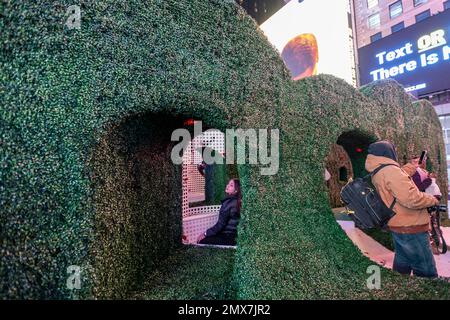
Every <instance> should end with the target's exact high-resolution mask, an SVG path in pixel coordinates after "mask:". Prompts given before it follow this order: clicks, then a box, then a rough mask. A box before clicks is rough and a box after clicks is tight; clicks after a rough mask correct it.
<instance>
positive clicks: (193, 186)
mask: <svg viewBox="0 0 450 320" xmlns="http://www.w3.org/2000/svg"><path fill="white" fill-rule="evenodd" d="M205 154H209V155H211V156H213V157H217V158H219V159H221V162H222V163H213V164H208V163H206V162H205V159H204V156H205ZM182 168H183V174H182V175H183V179H182V181H183V201H182V212H183V235H182V239H183V243H185V244H196V243H197V238H198V236H199V235H200V234H203V233H204V232H205V231H206V230H207V229H208V228H210V227H212V226H213V225H214V224H215V223H216V222H217V219H218V217H219V210H220V204H221V200H222V199H223V198H224V197H225V187H226V185H227V183H228V181H229V180H230V179H233V178H236V179H237V178H238V174H237V167H236V166H234V165H227V164H226V163H225V134H224V133H223V132H221V131H220V130H217V129H210V130H206V131H205V132H203V133H202V134H200V135H198V136H196V137H195V138H193V140H192V141H191V142H190V143H189V144H188V146H187V148H186V152H185V153H184V155H183V165H182Z"/></svg>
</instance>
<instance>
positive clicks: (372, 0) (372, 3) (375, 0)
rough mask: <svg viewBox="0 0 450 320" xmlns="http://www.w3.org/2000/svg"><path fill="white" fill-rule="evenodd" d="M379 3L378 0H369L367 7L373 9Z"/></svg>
mask: <svg viewBox="0 0 450 320" xmlns="http://www.w3.org/2000/svg"><path fill="white" fill-rule="evenodd" d="M377 5H378V0H367V8H368V9H372V8H373V7H376V6H377Z"/></svg>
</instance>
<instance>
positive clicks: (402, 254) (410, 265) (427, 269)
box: [392, 232, 438, 278]
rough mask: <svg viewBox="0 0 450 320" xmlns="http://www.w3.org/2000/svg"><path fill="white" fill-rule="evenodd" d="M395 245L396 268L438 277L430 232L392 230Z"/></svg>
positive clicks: (400, 271) (420, 274)
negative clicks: (409, 232) (412, 232)
mask: <svg viewBox="0 0 450 320" xmlns="http://www.w3.org/2000/svg"><path fill="white" fill-rule="evenodd" d="M392 237H393V239H394V245H395V258H394V270H395V271H397V272H399V273H401V274H408V275H409V274H411V271H412V272H413V274H414V275H416V276H418V277H426V278H435V277H437V275H438V274H437V270H436V263H435V262H434V257H433V252H432V251H431V246H430V238H429V235H428V232H421V233H414V234H401V233H395V232H392Z"/></svg>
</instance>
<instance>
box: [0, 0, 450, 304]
mask: <svg viewBox="0 0 450 320" xmlns="http://www.w3.org/2000/svg"><path fill="white" fill-rule="evenodd" d="M78 3H79V5H80V9H81V24H80V29H69V27H68V26H67V25H66V22H67V20H68V19H71V18H70V16H71V15H72V14H73V13H72V12H71V11H69V12H67V9H68V8H69V7H70V6H71V5H72V4H74V3H73V2H71V1H66V0H62V1H57V2H44V1H35V2H33V1H22V0H18V1H8V2H3V3H2V4H1V5H0V10H1V12H2V16H1V18H0V29H1V30H2V32H1V34H0V39H1V43H2V45H3V50H2V55H1V60H0V77H1V78H0V79H1V82H0V83H1V88H2V90H1V96H2V107H1V109H0V116H1V117H0V119H1V126H0V141H1V148H0V159H1V162H0V164H1V170H0V205H1V214H0V219H1V220H0V241H1V244H0V253H1V254H0V256H1V261H0V297H1V298H19V299H23V298H27V299H28V298H33V299H36V298H41V299H72V298H81V299H88V298H127V297H129V295H128V293H129V292H131V291H133V290H138V289H139V287H140V285H141V283H142V282H143V281H145V279H146V275H147V274H148V272H149V271H151V270H154V269H155V268H157V266H158V265H159V263H160V262H161V261H163V260H164V259H166V258H168V257H169V258H170V256H171V254H172V253H174V252H176V250H178V249H177V248H179V247H180V246H181V223H182V222H181V168H180V166H175V165H173V164H172V163H171V162H170V157H169V155H170V151H171V148H172V146H173V145H174V142H172V141H170V135H171V132H172V131H173V130H174V129H176V128H180V127H182V126H183V121H184V120H185V119H187V118H194V119H197V120H202V121H203V123H204V126H205V127H209V128H217V129H220V130H225V129H226V128H244V129H245V128H263V129H266V128H268V129H271V128H273V129H275V128H278V129H280V170H279V172H278V174H277V175H274V176H261V175H260V174H259V167H258V166H250V165H240V166H239V167H238V172H239V177H240V179H241V182H242V188H243V210H242V221H241V223H240V227H239V239H238V243H239V244H238V248H237V251H236V257H235V259H232V260H230V261H233V263H234V267H233V279H234V280H233V283H234V285H235V287H234V289H235V291H234V292H235V296H234V297H235V298H243V299H255V298H257V299H313V298H321V299H333V298H345V299H352V298H388V299H402V298H421V299H425V298H449V295H450V294H449V292H450V291H449V285H448V284H447V283H445V282H443V281H430V280H422V279H416V278H404V277H401V276H399V275H397V274H394V273H393V272H391V271H388V270H383V271H382V288H381V289H380V290H369V289H367V286H366V279H367V277H368V274H367V273H366V270H367V267H368V266H370V265H372V264H373V262H371V261H369V260H368V259H367V258H365V257H363V255H362V254H361V253H360V251H359V250H358V249H357V248H356V247H355V246H354V245H353V244H352V242H351V241H350V240H349V239H348V238H347V237H346V235H345V234H344V232H343V231H342V230H341V229H340V227H339V226H338V225H337V223H336V221H335V220H334V219H333V216H332V214H331V211H330V206H329V203H328V200H327V199H328V197H327V194H326V187H325V184H324V181H323V172H324V161H323V159H325V157H326V156H327V154H328V152H329V149H330V147H331V146H332V145H333V144H334V143H336V142H338V139H339V138H341V140H340V141H341V142H342V143H343V146H344V148H346V147H347V148H348V150H347V152H348V153H349V155H350V156H351V157H352V154H351V152H350V151H349V150H350V149H351V147H352V143H354V141H355V139H356V141H358V143H360V144H367V143H368V142H370V141H372V140H374V139H390V140H392V141H394V143H396V145H397V147H398V150H399V154H400V155H402V157H403V156H407V155H408V154H410V153H412V152H418V151H420V150H421V149H422V148H424V146H426V147H427V148H428V150H430V155H431V159H430V160H431V162H432V165H433V168H434V171H436V172H437V173H438V174H439V176H440V177H441V180H440V181H439V182H440V183H441V186H442V188H443V190H446V188H447V184H446V181H445V177H446V165H445V163H444V160H443V159H445V153H444V143H443V139H442V133H441V128H440V124H439V121H438V119H437V116H436V114H435V112H434V110H433V108H432V106H431V105H430V104H429V103H427V102H424V101H420V102H414V103H413V102H411V99H410V98H409V96H408V95H406V94H405V93H404V91H403V89H402V88H401V87H400V86H399V85H398V84H397V83H395V82H391V81H386V82H382V83H376V84H373V85H369V86H366V87H364V88H362V89H361V90H360V91H358V90H355V89H354V88H353V87H351V86H349V85H348V84H346V83H345V82H343V81H342V80H339V79H337V78H334V77H332V76H328V75H321V76H316V77H312V78H309V79H306V80H302V81H298V82H292V81H291V80H290V75H289V72H288V71H287V69H286V68H285V66H284V64H283V62H282V60H281V59H280V56H279V54H278V53H277V51H276V50H275V48H273V47H272V46H271V45H270V44H269V43H268V41H267V39H266V38H265V36H264V35H263V33H262V32H261V31H260V30H259V29H258V27H257V25H256V23H255V22H254V21H253V20H252V19H251V18H250V17H249V16H247V15H246V13H245V12H244V10H243V9H241V8H240V7H239V6H238V5H237V4H235V3H234V1H230V0H228V1H224V0H208V1H205V0H189V1H187V0H185V1H184V0H183V1H179V0H177V1H175V0H154V1H138V0H135V1H129V0H126V1H125V0H123V1H122V0H116V1H107V0H99V1H81V2H78ZM352 139H353V140H352ZM352 141H353V142H352ZM363 147H364V146H363ZM352 162H353V163H352V165H353V168H354V171H355V174H357V173H361V172H363V157H362V156H360V157H357V156H353V158H352ZM212 252H213V251H212ZM208 254H212V253H211V251H208ZM218 261H220V259H218ZM71 266H75V267H80V268H81V269H80V270H81V280H82V283H81V289H79V290H70V288H68V286H67V279H68V276H70V274H68V268H69V270H70V267H71ZM227 270H228V269H227ZM199 272H201V270H199ZM203 280H204V281H207V279H203ZM181 296H183V297H186V296H185V295H181Z"/></svg>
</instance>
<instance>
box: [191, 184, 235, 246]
mask: <svg viewBox="0 0 450 320" xmlns="http://www.w3.org/2000/svg"><path fill="white" fill-rule="evenodd" d="M225 193H226V194H227V195H226V197H225V199H223V200H222V201H221V202H222V205H221V207H220V212H219V220H218V221H217V223H216V224H215V225H214V226H213V227H211V228H209V229H208V230H206V232H205V233H204V234H201V235H200V236H199V237H198V239H197V242H198V243H200V244H216V245H228V246H235V245H236V237H237V225H238V223H239V217H240V211H241V184H240V182H239V180H238V179H231V180H230V181H229V182H228V184H227V187H226V188H225Z"/></svg>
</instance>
